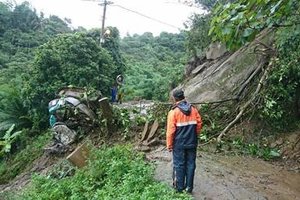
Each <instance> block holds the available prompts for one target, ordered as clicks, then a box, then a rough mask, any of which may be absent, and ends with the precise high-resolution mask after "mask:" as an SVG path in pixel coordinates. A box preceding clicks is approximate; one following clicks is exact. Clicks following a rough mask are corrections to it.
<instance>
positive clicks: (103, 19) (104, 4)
mask: <svg viewBox="0 0 300 200" xmlns="http://www.w3.org/2000/svg"><path fill="white" fill-rule="evenodd" d="M82 1H94V2H99V1H97V0H82ZM110 4H113V2H111V1H107V0H104V2H103V3H102V2H99V5H100V6H103V16H102V26H101V30H100V35H99V36H100V39H99V42H100V46H101V42H102V39H103V36H104V27H105V16H106V6H107V5H110Z"/></svg>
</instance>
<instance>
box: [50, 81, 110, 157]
mask: <svg viewBox="0 0 300 200" xmlns="http://www.w3.org/2000/svg"><path fill="white" fill-rule="evenodd" d="M57 96H58V97H57V98H56V99H54V100H52V101H50V102H49V104H48V110H49V114H50V117H49V123H50V126H51V130H52V132H53V138H54V142H53V144H52V145H51V146H50V147H48V148H46V149H45V150H46V151H48V152H49V153H63V152H66V151H67V150H68V147H69V145H70V144H72V143H73V142H74V141H75V140H76V139H78V138H79V137H80V135H81V136H82V135H84V134H86V133H87V132H89V131H90V130H91V128H92V127H94V126H96V125H97V120H96V119H97V117H98V116H97V110H98V109H99V108H101V105H100V104H101V102H102V100H103V99H105V98H102V95H101V92H100V91H96V90H94V91H87V90H86V89H84V88H76V87H66V88H62V89H60V90H59V92H58V95H57ZM101 98H102V99H101ZM106 99H107V98H106Z"/></svg>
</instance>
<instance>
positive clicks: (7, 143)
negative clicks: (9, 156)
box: [0, 124, 22, 157]
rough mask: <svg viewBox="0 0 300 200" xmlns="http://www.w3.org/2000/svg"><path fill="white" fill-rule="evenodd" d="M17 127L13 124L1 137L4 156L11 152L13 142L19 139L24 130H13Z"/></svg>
mask: <svg viewBox="0 0 300 200" xmlns="http://www.w3.org/2000/svg"><path fill="white" fill-rule="evenodd" d="M14 128H15V124H13V125H12V126H11V127H10V128H9V129H8V130H7V131H6V132H5V135H4V136H3V137H2V138H1V139H0V156H1V157H2V156H3V155H4V154H5V153H9V152H10V150H11V146H12V143H13V142H14V141H15V140H16V139H17V137H18V135H20V134H21V133H22V131H17V132H12V131H13V129H14Z"/></svg>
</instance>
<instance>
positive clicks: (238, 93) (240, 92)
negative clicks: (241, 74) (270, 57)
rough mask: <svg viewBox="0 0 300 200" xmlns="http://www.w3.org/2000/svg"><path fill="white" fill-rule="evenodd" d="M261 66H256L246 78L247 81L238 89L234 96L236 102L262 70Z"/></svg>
mask: <svg viewBox="0 0 300 200" xmlns="http://www.w3.org/2000/svg"><path fill="white" fill-rule="evenodd" d="M262 66H263V64H261V65H260V66H258V67H257V68H256V69H255V70H254V71H253V73H251V75H250V76H249V77H248V78H247V80H246V81H245V82H244V83H243V85H242V86H241V87H240V89H239V91H238V92H237V94H236V97H237V98H238V100H239V99H240V97H241V94H242V93H243V92H244V90H245V88H246V87H247V85H248V84H249V83H250V82H251V81H252V80H253V78H254V77H255V76H256V75H257V74H258V73H259V72H260V71H261V70H262Z"/></svg>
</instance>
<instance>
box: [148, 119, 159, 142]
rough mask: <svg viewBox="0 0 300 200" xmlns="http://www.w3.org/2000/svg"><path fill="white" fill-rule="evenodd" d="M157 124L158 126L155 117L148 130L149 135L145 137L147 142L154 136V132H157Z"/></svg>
mask: <svg viewBox="0 0 300 200" xmlns="http://www.w3.org/2000/svg"><path fill="white" fill-rule="evenodd" d="M158 126H159V123H158V120H157V119H156V120H155V121H154V123H153V124H152V127H151V130H150V132H149V137H148V138H147V139H146V141H147V142H149V141H150V140H152V139H154V136H155V134H156V132H157V129H158Z"/></svg>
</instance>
